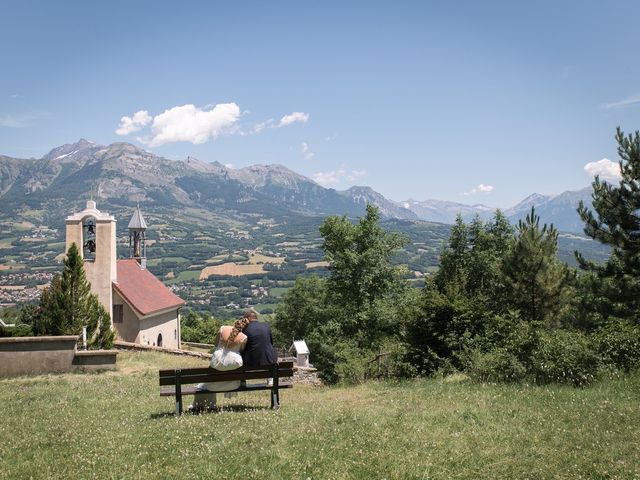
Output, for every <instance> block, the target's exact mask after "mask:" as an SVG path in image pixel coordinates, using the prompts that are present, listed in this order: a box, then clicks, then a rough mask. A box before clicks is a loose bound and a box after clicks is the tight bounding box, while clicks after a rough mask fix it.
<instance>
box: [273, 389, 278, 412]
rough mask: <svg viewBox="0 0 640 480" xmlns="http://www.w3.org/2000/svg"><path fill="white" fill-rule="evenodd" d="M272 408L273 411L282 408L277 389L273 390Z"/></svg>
mask: <svg viewBox="0 0 640 480" xmlns="http://www.w3.org/2000/svg"><path fill="white" fill-rule="evenodd" d="M271 408H272V409H273V410H277V409H278V408H280V395H279V393H278V389H277V388H274V389H272V390H271Z"/></svg>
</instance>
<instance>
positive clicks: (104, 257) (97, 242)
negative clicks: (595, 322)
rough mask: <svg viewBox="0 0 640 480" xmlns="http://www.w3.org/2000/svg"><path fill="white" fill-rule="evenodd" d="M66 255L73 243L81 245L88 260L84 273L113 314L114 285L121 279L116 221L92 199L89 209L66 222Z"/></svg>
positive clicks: (84, 257) (80, 249) (103, 303)
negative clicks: (118, 267)
mask: <svg viewBox="0 0 640 480" xmlns="http://www.w3.org/2000/svg"><path fill="white" fill-rule="evenodd" d="M65 226H66V244H65V252H67V251H68V250H69V247H71V244H72V243H75V244H76V245H77V246H78V250H79V252H80V256H81V257H82V258H83V260H84V270H85V272H86V274H87V280H88V281H89V283H90V284H91V291H92V293H95V294H96V295H97V296H98V299H99V300H100V303H102V305H104V308H105V309H106V310H107V312H109V314H111V304H112V300H113V293H112V284H113V282H115V281H116V280H117V274H118V270H117V265H116V219H115V218H114V217H113V216H112V215H109V214H108V213H106V212H101V211H100V210H98V209H97V208H96V202H94V201H93V200H89V201H88V202H87V207H86V208H85V209H84V210H83V211H81V212H79V213H74V214H72V215H69V216H68V217H67V218H66V220H65Z"/></svg>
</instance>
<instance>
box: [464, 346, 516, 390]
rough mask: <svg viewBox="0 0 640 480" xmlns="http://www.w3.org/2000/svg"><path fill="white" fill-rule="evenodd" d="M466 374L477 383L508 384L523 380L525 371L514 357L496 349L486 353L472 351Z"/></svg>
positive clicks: (503, 350)
mask: <svg viewBox="0 0 640 480" xmlns="http://www.w3.org/2000/svg"><path fill="white" fill-rule="evenodd" d="M467 374H468V375H469V377H470V378H471V379H473V380H476V381H479V382H495V383H498V382H499V383H508V382H517V381H520V380H522V379H524V378H525V376H526V374H527V369H526V367H525V366H524V365H523V364H522V363H521V362H520V360H518V357H517V356H516V355H514V354H513V353H512V352H510V351H509V350H507V349H506V348H501V347H498V348H495V349H493V350H490V351H488V352H481V351H474V352H473V353H472V355H471V362H470V366H469V368H468V369H467Z"/></svg>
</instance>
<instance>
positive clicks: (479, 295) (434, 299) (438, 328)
mask: <svg viewBox="0 0 640 480" xmlns="http://www.w3.org/2000/svg"><path fill="white" fill-rule="evenodd" d="M512 243H513V227H511V225H510V224H509V222H508V220H507V219H506V217H505V216H504V214H502V212H500V211H499V210H498V211H496V213H495V216H494V218H493V220H492V221H490V222H488V223H486V224H485V223H484V222H483V221H482V220H481V219H480V218H479V217H478V216H476V217H475V218H474V219H473V220H472V221H471V223H470V224H469V225H466V224H465V223H464V221H463V220H462V217H461V216H460V215H458V217H457V218H456V223H455V225H454V226H453V228H452V231H451V237H450V239H449V245H448V246H447V247H446V248H445V249H444V250H443V252H442V255H441V261H440V268H439V269H438V272H437V273H436V274H435V275H434V278H433V279H427V282H426V285H425V288H424V290H423V292H422V296H421V299H420V302H419V311H418V312H416V314H415V315H414V316H412V317H411V318H410V319H409V320H408V327H409V328H408V330H407V334H408V335H407V337H406V340H407V343H408V344H409V346H410V356H411V360H412V362H413V363H414V364H415V365H416V366H417V367H418V369H419V370H420V371H423V372H427V373H428V372H432V371H434V370H436V369H438V368H439V367H442V366H445V365H448V364H450V365H452V366H453V367H455V368H463V367H464V357H465V355H466V352H467V351H468V350H469V349H471V348H472V347H473V345H474V344H475V343H477V341H478V340H479V339H480V338H482V337H483V336H484V331H485V325H486V323H487V321H488V320H489V319H490V318H492V316H494V315H496V314H497V313H499V312H502V311H504V310H506V309H507V308H508V306H507V302H506V301H505V299H504V292H505V288H504V285H503V284H504V280H503V274H502V271H501V266H502V259H503V257H504V255H505V253H506V252H507V251H508V250H509V248H510V246H511V244H512Z"/></svg>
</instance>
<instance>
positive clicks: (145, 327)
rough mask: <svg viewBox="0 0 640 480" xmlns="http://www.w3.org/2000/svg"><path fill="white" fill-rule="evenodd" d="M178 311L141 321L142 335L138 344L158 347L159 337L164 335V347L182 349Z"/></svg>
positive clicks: (139, 336)
mask: <svg viewBox="0 0 640 480" xmlns="http://www.w3.org/2000/svg"><path fill="white" fill-rule="evenodd" d="M178 318H179V313H178V310H177V309H176V310H172V311H170V312H166V313H161V314H159V315H155V316H153V317H149V318H143V319H142V320H140V334H139V335H138V339H137V340H136V342H137V343H141V344H143V345H152V346H156V347H157V346H159V345H158V336H159V335H162V347H164V348H171V349H176V350H177V349H178V348H180V342H179V340H180V330H179V325H178Z"/></svg>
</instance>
